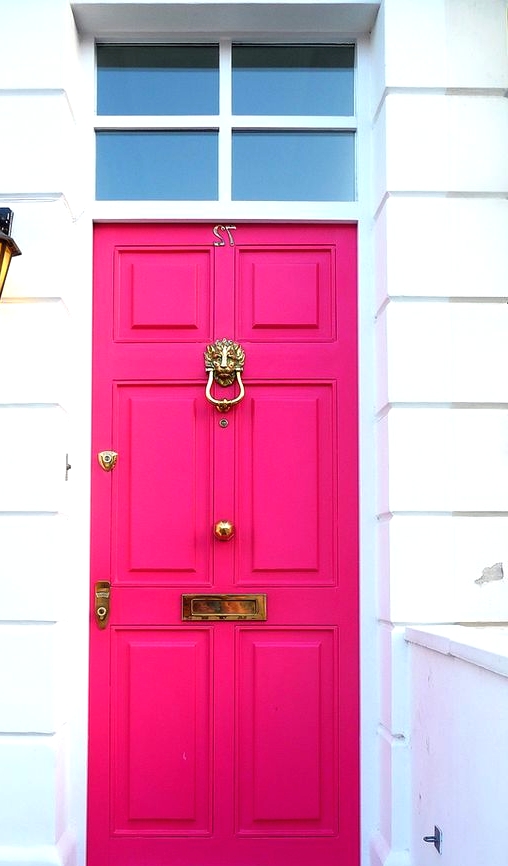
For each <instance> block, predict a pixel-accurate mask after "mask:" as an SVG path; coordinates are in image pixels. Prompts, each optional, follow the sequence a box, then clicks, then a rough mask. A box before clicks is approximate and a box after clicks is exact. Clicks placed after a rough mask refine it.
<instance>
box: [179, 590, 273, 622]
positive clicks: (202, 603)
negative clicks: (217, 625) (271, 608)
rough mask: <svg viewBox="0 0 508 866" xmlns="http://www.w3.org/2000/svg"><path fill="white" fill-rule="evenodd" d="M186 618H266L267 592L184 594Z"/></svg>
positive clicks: (183, 612) (183, 610)
mask: <svg viewBox="0 0 508 866" xmlns="http://www.w3.org/2000/svg"><path fill="white" fill-rule="evenodd" d="M182 619H184V620H252V619H256V620H265V619H266V594H265V593H258V594H257V595H231V594H224V595H208V594H207V595H182Z"/></svg>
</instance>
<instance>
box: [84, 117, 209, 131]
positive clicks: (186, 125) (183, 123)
mask: <svg viewBox="0 0 508 866" xmlns="http://www.w3.org/2000/svg"><path fill="white" fill-rule="evenodd" d="M218 128H219V118H218V116H217V115H216V114H206V115H205V114H178V115H177V114H175V115H173V114H171V115H166V114H164V115H162V114H161V115H158V114H155V115H141V116H140V115H136V114H133V115H130V114H126V115H124V114H115V115H111V116H108V117H106V116H105V115H97V117H96V119H95V129H96V130H97V131H99V130H102V129H129V130H133V129H139V130H143V129H158V130H160V129H183V130H185V129H203V130H207V129H218Z"/></svg>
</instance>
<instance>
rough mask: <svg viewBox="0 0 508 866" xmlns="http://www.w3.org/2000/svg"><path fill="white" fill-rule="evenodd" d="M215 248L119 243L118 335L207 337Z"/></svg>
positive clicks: (137, 337) (131, 338) (116, 283)
mask: <svg viewBox="0 0 508 866" xmlns="http://www.w3.org/2000/svg"><path fill="white" fill-rule="evenodd" d="M211 256H212V251H211V250H210V249H196V248H188V249H185V248H184V247H183V248H182V247H178V248H168V247H157V246H153V247H152V246H139V247H137V248H136V247H125V248H123V247H119V248H117V250H116V253H115V264H114V271H113V286H114V321H115V332H114V333H115V339H116V340H118V341H127V342H153V341H157V342H161V341H164V340H172V341H174V342H185V341H189V340H190V341H194V340H208V339H209V338H210V322H211V309H212V298H211V292H212V283H211V280H212V274H213V263H212V259H211Z"/></svg>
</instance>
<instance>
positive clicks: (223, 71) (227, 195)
mask: <svg viewBox="0 0 508 866" xmlns="http://www.w3.org/2000/svg"><path fill="white" fill-rule="evenodd" d="M231 56H232V50H231V42H229V40H228V41H226V40H223V41H221V42H220V45H219V87H220V90H219V113H220V127H219V201H220V202H230V201H231V177H232V159H231V153H232V151H231V129H232V123H231V94H232V74H231Z"/></svg>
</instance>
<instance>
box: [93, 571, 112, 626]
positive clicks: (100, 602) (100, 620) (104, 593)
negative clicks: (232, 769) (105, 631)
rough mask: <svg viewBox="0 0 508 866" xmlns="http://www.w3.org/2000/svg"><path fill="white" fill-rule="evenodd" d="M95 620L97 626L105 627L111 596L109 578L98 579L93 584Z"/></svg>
mask: <svg viewBox="0 0 508 866" xmlns="http://www.w3.org/2000/svg"><path fill="white" fill-rule="evenodd" d="M94 596H95V621H96V623H97V625H98V626H99V628H101V629H102V628H106V626H107V624H108V618H109V602H110V598H111V583H110V582H109V580H98V581H97V583H96V584H95V593H94Z"/></svg>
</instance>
